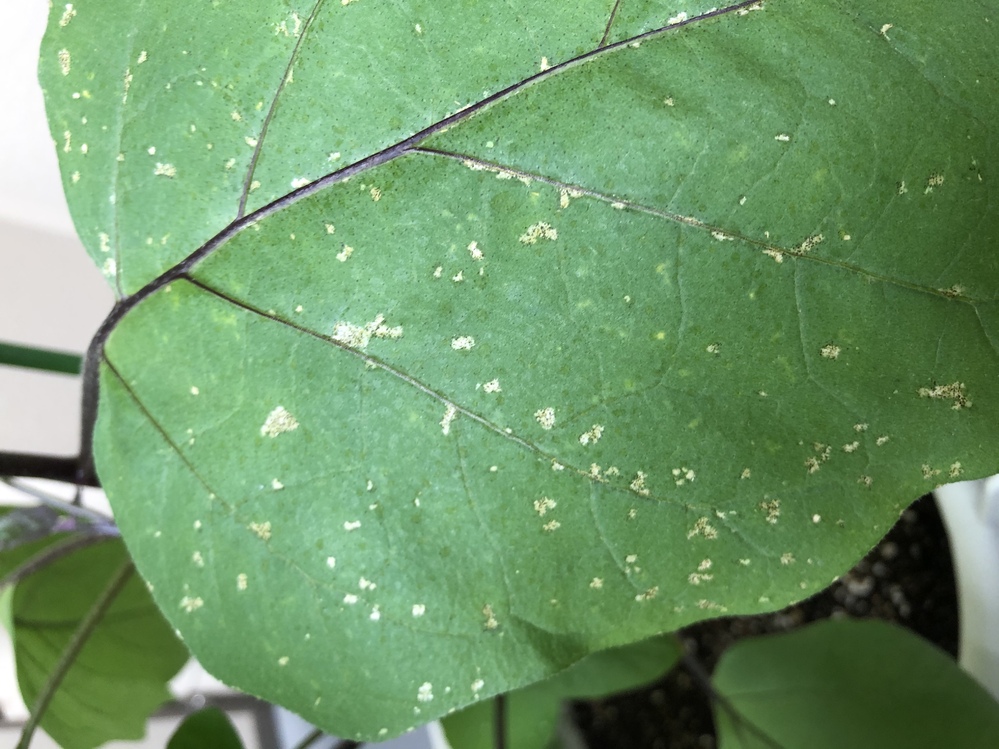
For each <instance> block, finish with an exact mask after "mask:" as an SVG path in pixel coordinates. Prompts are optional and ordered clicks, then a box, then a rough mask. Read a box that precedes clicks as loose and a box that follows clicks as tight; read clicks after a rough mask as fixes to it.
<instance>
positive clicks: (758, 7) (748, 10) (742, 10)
mask: <svg viewBox="0 0 999 749" xmlns="http://www.w3.org/2000/svg"><path fill="white" fill-rule="evenodd" d="M754 10H763V3H753V4H752V5H747V6H746V7H745V8H739V10H738V11H736V13H737V15H740V16H748V15H749V14H750V13H751V12H752V11H754Z"/></svg>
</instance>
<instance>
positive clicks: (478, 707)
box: [441, 637, 681, 749]
mask: <svg viewBox="0 0 999 749" xmlns="http://www.w3.org/2000/svg"><path fill="white" fill-rule="evenodd" d="M680 655H681V653H680V646H679V644H678V643H677V641H676V639H675V638H673V637H655V638H652V639H649V640H645V641H644V642H639V643H635V644H633V645H626V646H624V647H620V648H612V649H610V650H605V651H602V652H600V653H594V654H593V655H591V656H588V657H587V658H584V659H583V660H581V661H579V662H578V663H576V664H574V665H573V666H570V667H569V668H567V669H566V670H565V671H562V672H561V673H559V674H557V675H555V676H553V677H551V678H550V679H545V680H544V681H540V682H538V683H536V684H532V685H531V686H529V687H525V688H523V689H518V690H516V691H513V692H510V693H509V694H507V695H505V699H506V708H505V710H506V727H507V744H508V745H509V746H515V747H517V749H544V747H546V746H549V744H551V742H552V741H553V739H554V738H555V729H556V726H557V723H558V720H559V712H560V710H561V708H562V703H563V702H564V701H565V700H572V699H597V698H599V697H604V696H606V695H609V694H614V693H616V692H623V691H626V690H629V689H636V688H638V687H640V686H642V685H644V684H646V683H648V682H650V681H653V680H655V679H657V678H659V677H660V676H662V675H663V674H665V673H666V672H667V671H668V670H669V669H670V668H672V666H673V665H674V664H675V663H676V661H677V660H678V659H679V657H680ZM495 702H496V698H494V699H491V700H486V701H483V702H477V703H475V704H474V705H471V706H469V707H466V708H465V709H464V710H460V711H459V712H457V713H454V714H453V715H448V716H446V717H444V718H443V719H442V720H441V725H442V727H443V728H444V734H445V736H446V737H447V740H448V743H449V744H450V745H451V747H452V749H493V746H494V737H495V717H496V704H495Z"/></svg>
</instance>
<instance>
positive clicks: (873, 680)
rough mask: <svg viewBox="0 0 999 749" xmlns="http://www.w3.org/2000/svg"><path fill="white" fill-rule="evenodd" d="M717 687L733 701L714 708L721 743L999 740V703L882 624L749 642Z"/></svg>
mask: <svg viewBox="0 0 999 749" xmlns="http://www.w3.org/2000/svg"><path fill="white" fill-rule="evenodd" d="M714 685H715V688H716V689H717V690H718V692H719V693H720V694H721V695H722V697H723V698H724V699H726V700H727V701H728V705H729V708H730V709H726V708H725V707H724V706H716V709H715V710H716V713H715V714H716V723H717V727H718V736H719V741H720V743H719V745H720V747H721V749H771V748H772V747H774V746H780V747H782V748H783V749H842V747H854V748H856V749H862V748H863V747H877V749H922V748H924V747H925V749H940V747H947V749H972V748H975V749H977V748H978V747H985V746H999V704H997V703H996V702H995V700H993V699H992V698H991V697H990V696H989V694H988V693H987V692H986V691H985V690H984V689H983V688H982V687H981V685H979V684H978V683H977V682H976V681H975V680H974V679H972V678H971V677H970V676H969V675H968V674H966V673H965V672H964V671H962V670H961V669H960V668H959V667H958V665H957V664H956V663H955V662H954V661H953V660H952V659H951V658H950V657H949V656H947V655H946V654H945V653H943V652H942V651H940V650H939V649H937V648H936V647H934V646H933V645H931V644H930V643H928V642H926V641H925V640H923V639H921V638H919V637H917V636H916V635H914V634H912V633H911V632H909V631H907V630H904V629H901V628H899V627H895V626H893V625H889V624H886V623H884V622H878V621H826V622H822V623H820V624H815V625H813V626H810V627H806V628H805V629H802V630H799V631H797V632H792V633H790V634H786V635H779V636H769V637H760V638H756V639H752V640H745V641H743V642H741V643H739V644H738V645H735V646H734V647H732V648H731V649H730V650H729V651H728V652H726V653H725V655H724V656H723V657H722V659H721V662H720V663H719V664H718V669H717V671H716V672H715V676H714ZM731 710H734V712H735V713H736V714H737V716H736V717H735V718H734V717H733V715H732V712H731Z"/></svg>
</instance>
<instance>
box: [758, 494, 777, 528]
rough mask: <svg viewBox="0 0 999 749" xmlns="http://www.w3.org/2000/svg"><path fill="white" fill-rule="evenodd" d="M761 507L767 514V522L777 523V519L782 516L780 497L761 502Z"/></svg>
mask: <svg viewBox="0 0 999 749" xmlns="http://www.w3.org/2000/svg"><path fill="white" fill-rule="evenodd" d="M760 509H761V510H763V512H765V513H766V515H767V522H768V523H770V525H777V520H778V518H780V500H779V499H768V500H766V501H764V502H760Z"/></svg>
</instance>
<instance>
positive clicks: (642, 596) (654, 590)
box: [635, 585, 659, 603]
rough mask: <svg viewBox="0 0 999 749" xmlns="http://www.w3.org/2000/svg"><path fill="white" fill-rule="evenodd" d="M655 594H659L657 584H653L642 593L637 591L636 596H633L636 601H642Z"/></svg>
mask: <svg viewBox="0 0 999 749" xmlns="http://www.w3.org/2000/svg"><path fill="white" fill-rule="evenodd" d="M657 595H659V586H658V585H654V586H652V587H651V588H649V589H648V590H647V591H645V592H644V593H639V594H638V595H637V596H635V600H636V601H638V602H639V603H644V602H645V601H651V600H652V599H653V598H655V597H656V596H657Z"/></svg>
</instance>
